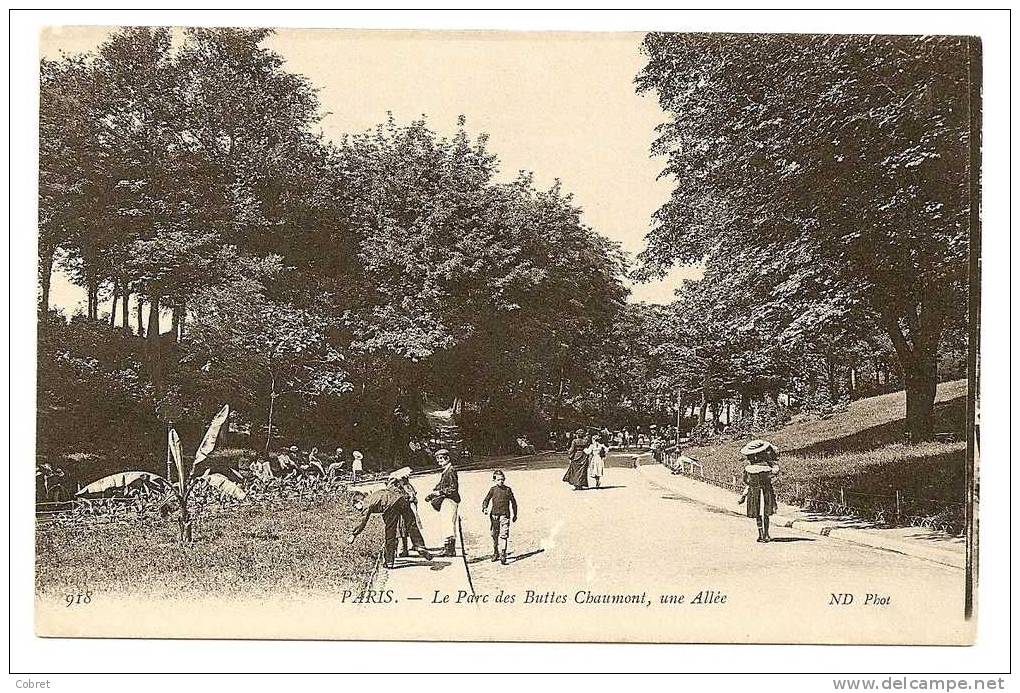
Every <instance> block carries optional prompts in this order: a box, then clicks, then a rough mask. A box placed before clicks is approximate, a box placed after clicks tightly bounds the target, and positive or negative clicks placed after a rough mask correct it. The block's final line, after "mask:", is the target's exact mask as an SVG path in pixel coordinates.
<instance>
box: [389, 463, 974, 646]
mask: <svg viewBox="0 0 1020 693" xmlns="http://www.w3.org/2000/svg"><path fill="white" fill-rule="evenodd" d="M629 461H630V456H626V457H625V458H624V457H622V456H618V457H614V458H611V460H610V468H609V469H608V471H607V479H606V482H605V483H606V486H605V488H603V489H599V490H593V489H592V490H586V491H574V490H572V489H571V488H570V487H569V486H567V485H566V484H564V483H562V481H561V480H560V479H561V476H562V473H563V472H562V469H561V468H560V467H559V466H552V465H551V464H550V463H551V462H553V461H552V460H550V459H549V458H545V459H544V460H543V461H541V462H539V464H538V468H533V469H529V468H526V467H523V465H520V464H516V465H514V466H513V468H511V469H510V470H509V472H508V480H507V483H508V484H509V485H510V486H511V487H512V488H513V489H514V493H515V495H516V497H517V499H518V501H519V502H520V505H521V511H520V519H519V521H518V522H517V523H516V524H515V525H514V526H513V529H512V532H511V560H510V563H509V565H506V566H503V565H500V564H499V563H494V562H492V561H490V560H489V558H490V555H491V540H490V537H489V522H488V518H487V517H486V516H485V515H483V514H482V512H481V501H482V498H483V497H484V496H485V493H486V491H487V490H488V487H489V486H490V484H491V473H490V471H488V470H478V471H463V472H461V474H460V481H461V494H462V496H463V503H462V504H461V520H462V528H463V540H464V544H463V547H459V548H460V550H461V551H463V552H464V553H465V555H464V557H463V558H461V557H460V556H458V558H457V559H456V560H451V559H447V558H437V559H435V560H434V561H432V562H431V563H430V562H424V561H420V560H418V559H413V560H411V561H405V562H404V563H402V564H398V566H397V568H396V569H395V570H392V571H383V572H382V574H381V575H380V578H379V584H384V585H385V587H386V588H389V589H392V590H394V593H395V594H396V595H397V597H398V598H399V599H401V600H404V599H409V598H411V599H413V600H414V601H418V602H420V605H421V607H422V609H424V611H423V612H422V613H423V614H426V613H428V609H429V608H431V609H440V608H443V607H442V606H439V605H435V604H429V601H430V599H431V598H432V597H434V595H435V594H436V590H438V591H439V593H440V594H451V595H456V594H457V593H458V592H463V593H465V594H467V593H472V594H475V595H478V597H485V598H487V599H489V600H495V599H496V598H497V597H498V596H499V595H500V593H501V592H502V593H503V594H504V595H513V596H514V602H513V603H512V604H506V605H504V606H503V607H502V608H501V609H500V610H499V611H497V612H492V611H491V607H489V606H477V607H475V608H476V609H479V611H473V612H472V611H468V612H466V613H465V614H464V619H463V620H461V621H459V625H460V626H463V628H464V629H465V630H464V633H465V635H464V636H463V637H468V638H469V639H478V638H482V639H486V638H488V637H495V638H503V639H515V638H527V637H529V633H531V632H532V630H529V629H531V628H532V625H529V623H532V621H531V619H533V618H534V617H535V616H538V615H539V614H541V615H542V616H543V621H542V633H543V637H546V638H550V639H555V640H599V639H603V638H609V639H614V638H616V639H624V640H628V639H633V640H649V639H652V640H654V639H659V638H661V639H664V640H672V641H681V642H682V641H699V640H700V641H742V640H747V641H767V642H805V641H812V640H814V641H829V642H847V643H854V642H861V643H864V642H869V643H870V642H890V643H899V642H910V641H914V642H917V641H919V640H921V641H931V642H958V641H959V640H960V639H961V638H965V637H966V635H965V634H966V633H968V632H969V631H970V624H968V623H965V622H964V621H963V619H962V609H963V586H964V573H963V571H962V570H959V569H956V568H952V567H949V566H944V565H939V564H937V563H933V562H930V561H924V560H920V559H917V558H913V557H910V556H904V555H900V554H896V553H892V552H887V551H880V550H877V549H874V548H871V547H867V546H859V545H855V544H851V543H848V542H844V541H840V540H838V539H835V538H829V537H822V536H818V535H815V534H811V533H808V532H803V531H798V530H796V529H792V528H783V527H776V528H775V531H774V532H773V534H774V535H775V537H776V541H774V542H773V543H770V544H757V543H756V542H755V541H754V539H755V536H756V531H755V528H754V524H753V522H752V521H751V520H748V519H747V518H745V517H741V516H739V515H734V514H732V513H729V512H725V511H721V510H719V509H717V508H713V507H711V506H708V505H704V504H702V503H699V502H697V501H695V500H692V499H690V498H688V497H685V496H683V495H680V494H678V493H676V492H675V490H671V489H670V488H667V487H666V486H664V485H661V484H656V483H655V482H654V481H653V480H652V479H650V478H649V477H648V476H647V475H645V474H642V473H641V472H639V471H638V470H635V469H633V468H626V467H624V466H622V465H623V464H626V463H629ZM436 478H437V477H436V476H435V475H427V476H421V477H414V478H413V481H414V483H415V485H416V487H417V488H418V490H419V493H420V494H421V495H424V494H425V493H427V492H428V491H429V490H430V489H431V488H432V485H434V483H435V480H436ZM422 516H423V521H424V523H425V530H426V540H427V542H428V543H429V544H430V545H436V544H437V543H438V541H439V537H437V536H436V528H435V523H436V519H437V518H436V516H437V514H436V513H435V512H433V511H432V509H431V508H430V507H429V506H428V505H427V504H423V505H422ZM641 593H644V594H645V599H646V600H647V602H648V604H647V606H645V607H644V608H640V609H638V610H635V609H634V607H633V606H618V605H617V606H611V605H604V604H592V603H590V602H586V600H588V599H589V596H588V595H602V594H641ZM698 594H701V595H702V599H701V601H706V600H708V601H712V600H714V601H715V603H714V604H697V605H695V604H691V603H690V602H691V601H692V600H694V599H696V597H697V595H698ZM833 594H839V595H843V594H853V595H854V602H853V604H851V605H846V606H840V605H835V604H832V603H831V602H832V596H833ZM869 594H870V595H876V596H875V597H873V598H872V599H871V600H870V602H871V603H868V604H867V605H865V604H864V602H865V601H866V600H868V596H867V595H869ZM681 595H682V596H683V598H684V600H685V605H682V606H680V605H663V604H662V603H661V599H662V597H664V596H665V597H666V598H673V599H675V598H676V597H678V596H681ZM545 599H548V600H550V602H551V604H550V605H545V604H542V600H545ZM578 599H580V600H581V602H584V603H581V604H580V605H579V603H578V602H577V600H578ZM529 600H530V601H529ZM563 602H566V603H563ZM874 602H885V603H882V604H877V603H874ZM438 613H439V612H433V614H434V615H438ZM495 613H498V614H500V617H499V618H486V614H488V615H489V616H490V617H491V616H492V615H494V614H495ZM558 613H562V614H563V618H562V619H556V618H553V619H551V620H550V619H549V618H548V617H549V616H551V615H555V614H558ZM476 618H478V619H481V621H482V622H484V623H485V626H484V627H485V629H486V630H485V632H484V633H479V632H477V628H478V627H479V626H478V625H477V624H475V625H472V623H473V622H474V620H475V619H476ZM652 635H654V636H655V637H650V636H652ZM483 636H484V637H483ZM452 637H458V635H457V633H453V635H452Z"/></svg>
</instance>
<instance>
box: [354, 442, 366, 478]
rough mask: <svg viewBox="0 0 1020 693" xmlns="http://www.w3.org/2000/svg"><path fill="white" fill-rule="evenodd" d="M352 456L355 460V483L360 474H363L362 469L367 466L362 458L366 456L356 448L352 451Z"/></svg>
mask: <svg viewBox="0 0 1020 693" xmlns="http://www.w3.org/2000/svg"><path fill="white" fill-rule="evenodd" d="M351 457H353V458H354V460H353V461H352V462H351V482H352V483H354V482H356V481H357V480H358V475H359V474H361V470H362V469H364V468H365V467H364V464H363V463H362V460H364V459H365V456H364V455H362V454H361V452H359V451H358V450H355V451H354V452H353V453H352V455H351Z"/></svg>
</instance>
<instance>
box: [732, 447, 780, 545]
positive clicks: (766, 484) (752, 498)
mask: <svg viewBox="0 0 1020 693" xmlns="http://www.w3.org/2000/svg"><path fill="white" fill-rule="evenodd" d="M740 454H741V455H743V456H744V457H745V458H747V462H748V464H747V466H746V467H744V495H742V496H741V497H740V500H739V501H737V502H738V503H744V502H746V503H747V516H748V517H753V518H754V519H755V522H756V523H757V525H758V541H759V542H760V543H767V542H769V541H770V540H771V539H772V537H770V536H769V516H770V515H773V514H774V513H775V512H776V490H775V488H774V487H773V486H772V477H773V476H775V475H776V474H777V473H778V472H779V462H778V459H779V453H778V452H777V451H776V449H775V447H773V445H772V443H770V442H768V441H767V440H752V441H751V442H750V443H748V444H747V445H745V446H744V447H742V448H741V449H740Z"/></svg>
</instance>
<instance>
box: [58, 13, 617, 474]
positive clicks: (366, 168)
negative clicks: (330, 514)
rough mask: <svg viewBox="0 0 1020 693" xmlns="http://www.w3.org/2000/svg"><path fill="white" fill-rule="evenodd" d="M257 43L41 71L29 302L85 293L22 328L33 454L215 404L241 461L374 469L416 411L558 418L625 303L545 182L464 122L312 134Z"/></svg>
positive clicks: (599, 251) (417, 418) (140, 53)
mask: <svg viewBox="0 0 1020 693" xmlns="http://www.w3.org/2000/svg"><path fill="white" fill-rule="evenodd" d="M267 35H268V32H267V31H265V30H241V29H229V30H228V29H223V30H211V29H209V30H206V29H188V30H185V31H183V33H182V34H181V35H176V36H175V35H174V33H173V32H172V31H171V30H167V29H152V28H130V29H122V30H119V31H117V32H115V33H114V34H112V35H111V37H110V38H109V39H108V40H107V41H106V42H105V43H103V44H102V45H101V46H100V47H99V48H98V49H97V50H96V52H95V53H93V54H87V55H78V56H67V57H64V58H62V59H60V60H54V61H50V60H44V61H43V63H42V72H41V90H42V91H41V99H42V109H41V113H42V119H41V122H40V135H41V142H42V146H41V149H42V151H41V164H40V220H41V236H40V238H41V243H40V255H41V258H42V260H43V262H42V267H41V270H40V283H41V286H42V309H43V311H44V314H45V312H46V310H47V309H48V308H49V303H50V300H49V296H48V292H49V278H50V275H51V274H52V272H53V270H54V266H59V267H60V268H61V269H63V270H64V271H65V272H66V273H67V274H68V276H69V277H70V278H71V279H72V281H74V282H75V283H77V284H78V285H80V286H82V287H83V288H84V289H85V290H86V294H87V296H88V302H87V308H86V315H84V316H81V318H76V321H75V323H74V324H73V325H67V324H65V323H64V322H62V321H60V320H59V319H57V318H56V317H53V318H45V319H43V320H41V321H40V331H41V338H40V339H41V342H40V353H41V364H40V372H41V380H40V395H41V399H40V402H41V404H40V408H41V412H42V413H41V418H40V432H41V434H42V435H41V436H40V438H41V439H43V441H44V442H43V445H42V446H41V450H46V451H47V453H48V454H51V455H52V454H67V453H69V452H77V451H78V447H80V446H82V445H86V444H88V443H85V442H83V438H91V437H92V436H91V435H88V436H83V435H82V429H81V425H82V423H83V422H84V421H87V420H91V419H86V418H84V416H85V413H86V412H87V414H88V416H89V417H92V418H95V417H99V418H104V417H105V418H107V419H112V420H111V421H107V422H105V423H104V426H115V427H116V428H117V433H118V435H117V436H116V437H112V438H111V439H109V442H110V443H111V444H115V443H117V442H123V441H124V440H125V438H126V437H127V435H128V431H132V430H133V431H134V432H138V431H139V428H144V430H145V432H146V433H147V434H148V435H150V436H152V435H156V436H158V434H160V433H161V432H162V431H163V430H164V427H165V426H166V425H167V424H168V423H171V422H172V423H173V424H174V425H175V426H176V427H177V428H178V429H179V430H180V431H181V435H182V437H183V438H185V440H187V439H188V438H189V436H191V437H194V436H196V435H198V433H199V428H198V427H199V424H200V422H202V421H204V420H207V419H208V418H209V417H210V416H211V414H212V413H213V412H215V411H216V410H217V409H218V408H219V406H221V404H222V403H223V402H229V403H230V404H231V407H232V409H233V410H234V414H233V415H232V428H233V430H234V431H235V432H237V431H242V432H248V433H249V434H250V435H251V438H250V442H249V444H250V445H251V446H252V447H256V446H257V447H259V448H263V449H266V450H269V449H272V448H274V447H277V446H279V445H281V444H284V443H286V444H290V443H293V442H300V443H305V444H308V445H312V444H318V445H321V446H324V449H325V448H326V447H328V448H329V449H332V446H333V445H337V444H342V445H344V446H345V447H346V448H347V449H348V450H350V449H352V448H355V447H358V448H361V449H363V450H366V451H367V452H368V453H369V456H370V458H372V457H375V458H376V459H377V460H379V461H380V463H383V464H385V463H388V462H390V461H392V460H395V459H397V458H400V457H402V456H404V455H407V453H408V445H407V443H408V442H409V441H410V439H411V438H413V437H417V436H422V435H425V433H426V432H425V430H424V428H425V422H424V416H423V407H424V405H425V403H426V400H435V401H439V402H443V403H447V404H448V403H451V402H452V403H456V405H457V407H458V408H460V409H462V408H463V406H464V404H465V403H467V404H469V405H470V406H471V408H472V411H473V412H474V413H475V415H476V418H477V420H478V421H479V422H480V424H481V425H482V426H483V427H487V428H492V427H496V426H499V427H502V426H504V425H506V424H512V425H514V426H527V425H531V424H535V423H536V422H542V421H545V422H547V423H548V421H549V420H550V419H551V420H556V419H557V418H559V417H560V416H561V409H562V408H563V407H564V406H566V405H565V402H566V401H567V400H568V399H569V397H570V395H571V393H573V392H577V391H579V390H580V389H581V388H582V387H583V386H585V385H586V384H587V383H589V382H590V381H591V380H592V378H593V376H592V374H591V373H590V372H589V369H588V368H587V363H588V362H589V361H590V360H591V357H592V354H593V353H595V352H596V351H597V350H598V349H599V345H600V344H601V342H602V340H603V339H604V337H605V335H606V334H607V330H608V329H609V326H610V325H611V324H612V321H613V318H614V316H615V315H616V313H617V312H618V311H619V310H620V308H621V306H622V305H623V301H624V298H625V295H626V290H625V288H624V287H623V285H622V276H623V274H624V271H625V266H624V259H623V256H622V253H621V252H620V250H619V249H618V247H617V246H616V245H615V244H613V243H611V242H609V241H607V240H606V239H605V238H604V237H602V236H600V235H598V234H597V233H595V232H594V231H593V230H591V229H590V228H588V227H587V226H585V225H584V224H583V223H582V221H581V218H580V210H579V209H578V208H577V207H576V206H575V205H574V204H573V202H572V200H571V198H570V196H569V195H567V194H565V193H564V192H563V191H562V189H561V187H560V185H559V184H558V183H557V184H556V185H555V186H554V187H553V188H551V189H548V190H541V189H537V188H536V187H535V185H534V184H533V181H532V179H531V178H530V177H529V176H528V175H524V174H521V175H520V176H519V177H517V178H516V179H513V180H510V181H509V182H501V181H500V180H498V179H497V173H498V168H499V161H498V158H497V157H496V155H495V154H493V153H492V152H490V151H489V150H488V149H487V146H486V138H485V137H484V136H481V137H478V138H472V137H471V136H469V134H468V131H467V129H466V122H465V120H464V119H463V118H462V119H461V121H460V122H459V124H458V129H457V131H456V134H455V135H454V136H453V137H442V136H440V135H438V134H437V133H435V132H434V131H432V130H431V129H430V128H429V126H428V123H427V122H425V121H424V120H421V121H415V122H411V123H408V124H398V123H396V122H395V121H393V120H392V119H390V120H389V121H387V122H385V123H381V124H380V125H379V126H378V127H377V128H375V129H372V130H370V131H368V132H364V133H355V134H351V135H349V136H348V137H346V138H344V139H343V140H342V141H338V142H331V141H327V140H326V139H324V138H323V137H322V136H321V134H320V133H318V132H317V131H316V129H315V128H316V125H317V122H318V120H319V118H320V115H321V113H320V111H319V107H318V100H317V96H316V90H315V88H314V87H313V86H312V85H310V84H309V83H308V82H307V81H306V80H305V79H304V78H302V77H300V76H298V75H294V74H291V73H289V72H287V71H286V70H285V69H284V65H283V61H282V58H280V56H278V55H276V54H274V53H272V52H271V51H269V50H267V49H265V48H263V47H262V42H263V40H264V39H265V38H266V37H267ZM101 305H104V306H105V305H109V306H110V307H111V308H110V311H109V313H105V312H104V314H102V315H101V314H100V307H101ZM132 309H133V310H132ZM104 323H105V324H106V328H103V327H102V325H103V324H104ZM168 323H169V327H170V329H169V331H168V330H167V326H168ZM118 328H119V329H118ZM82 340H85V341H86V342H87V343H83V344H81V346H82V349H83V351H81V352H79V351H76V350H75V346H76V344H77V343H78V342H80V341H82ZM89 359H92V360H93V361H97V362H98V363H99V367H96V368H93V370H91V371H90V370H89V368H88V366H87V363H86V361H88V360H89ZM122 361H123V362H125V363H121V362H122ZM88 362H89V363H91V362H92V361H88ZM72 370H73V375H72V374H70V371H72ZM114 371H115V372H114ZM117 374H122V375H124V378H125V379H126V380H125V382H123V383H117V382H115V381H116V380H117ZM129 376H130V377H129ZM66 377H73V378H74V379H75V387H76V388H82V389H83V390H88V392H85V391H82V392H76V393H75V394H76V395H79V396H77V397H76V398H75V399H74V403H75V406H76V407H77V408H76V409H74V411H69V407H70V406H71V405H70V404H67V403H64V402H63V399H64V397H65V394H66V393H63V392H60V390H59V387H57V386H56V384H55V383H54V385H53V386H51V385H50V383H51V381H52V380H53V379H55V378H66ZM107 381H114V382H110V383H108V382H107ZM114 386H116V387H119V388H120V389H119V390H117V391H116V392H113V393H112V394H111V395H110V396H109V397H106V398H104V397H103V396H102V392H105V391H106V389H109V388H113V387H114ZM58 411H60V412H65V413H67V414H69V416H67V417H66V418H64V419H62V420H61V422H59V423H55V421H56V419H58V418H60V417H59V416H51V414H50V413H51V412H53V413H56V412H58ZM125 411H129V412H130V414H129V415H127V416H123V412H125ZM138 420H142V421H144V426H142V427H140V426H139V425H138V423H137V421H138ZM93 430H95V429H93ZM500 430H501V436H502V438H503V440H493V441H492V443H493V444H494V445H499V444H503V443H505V442H506V441H508V440H512V439H513V438H512V437H513V434H514V433H515V432H517V431H513V430H503V429H502V428H500ZM153 449H155V450H158V449H159V446H158V445H155V446H153Z"/></svg>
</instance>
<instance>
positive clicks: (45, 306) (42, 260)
mask: <svg viewBox="0 0 1020 693" xmlns="http://www.w3.org/2000/svg"><path fill="white" fill-rule="evenodd" d="M53 253H54V250H53V247H52V246H49V245H46V246H40V248H39V286H40V287H41V292H40V293H41V296H40V297H39V310H40V312H41V313H42V314H43V315H46V313H47V312H48V311H49V309H50V284H51V282H52V279H53Z"/></svg>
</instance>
